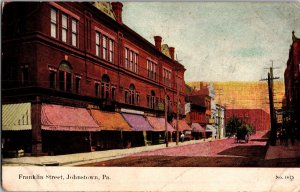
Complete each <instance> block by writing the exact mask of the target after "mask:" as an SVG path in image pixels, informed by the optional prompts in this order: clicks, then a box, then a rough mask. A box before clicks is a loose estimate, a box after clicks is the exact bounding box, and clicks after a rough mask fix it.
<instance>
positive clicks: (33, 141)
mask: <svg viewBox="0 0 300 192" xmlns="http://www.w3.org/2000/svg"><path fill="white" fill-rule="evenodd" d="M100 4H102V5H100ZM100 4H99V3H98V4H97V3H90V2H11V3H6V4H5V6H4V8H3V23H2V26H3V27H2V32H3V33H2V35H3V38H2V50H3V54H2V94H3V97H2V103H3V104H6V105H12V104H20V103H29V104H30V107H29V108H28V111H29V112H30V113H27V114H30V117H29V116H28V115H27V116H26V118H27V119H29V120H30V124H31V128H30V131H29V133H28V135H30V136H28V139H27V140H26V143H28V142H29V143H30V146H31V149H29V148H30V146H27V147H28V151H29V152H30V153H32V154H34V155H39V154H42V153H43V152H48V151H47V149H46V148H45V145H48V144H45V140H44V139H45V138H48V139H49V138H51V137H52V135H51V134H53V133H54V132H55V131H59V130H60V131H68V128H67V125H66V126H65V128H64V129H62V128H61V127H60V126H52V127H50V128H49V126H48V128H45V127H47V126H45V121H46V122H48V121H47V120H49V119H51V118H50V116H51V115H53V114H52V112H49V110H50V108H51V107H50V108H49V106H48V105H53V106H54V105H55V106H56V107H55V106H54V109H53V110H54V111H55V110H56V111H57V114H61V109H60V106H70V107H74V108H80V109H89V113H90V114H91V111H92V110H93V109H95V110H99V111H106V112H108V113H109V112H111V113H113V112H118V113H120V112H122V110H123V112H124V110H125V111H126V110H127V111H126V112H128V111H131V112H134V113H137V114H139V115H144V116H146V115H149V116H154V117H159V116H162V115H163V114H164V106H165V104H166V105H167V111H168V120H169V121H171V120H172V117H174V116H175V115H176V112H177V106H178V107H179V111H180V113H181V114H182V115H183V114H184V85H185V84H184V72H185V68H184V66H183V65H182V64H180V63H179V62H177V61H176V60H175V59H174V51H175V49H174V48H173V47H166V46H164V52H168V53H169V54H168V55H167V54H164V53H163V52H162V50H161V47H162V44H161V43H162V38H161V37H160V36H155V37H154V42H155V43H154V45H153V44H152V43H150V42H148V41H147V40H145V39H144V38H143V37H141V36H140V35H139V34H137V33H136V32H135V31H133V30H132V29H130V28H129V27H127V26H126V25H125V24H124V23H123V21H122V7H123V5H122V3H120V2H113V3H100ZM103 10H106V11H103ZM166 48H167V50H166ZM177 95H178V96H177ZM53 106H52V107H53ZM57 106H58V107H57ZM48 108H49V109H48ZM70 110H71V109H70ZM46 113H49V114H48V115H47V114H46ZM76 113H77V112H74V114H76ZM83 113H84V112H83ZM45 114H46V115H45ZM57 114H56V115H57ZM66 114H67V112H66ZM74 114H73V115H74ZM70 115H71V116H72V114H70ZM82 115H83V116H84V114H82ZM92 115H93V114H92ZM23 116H24V115H23ZM44 116H47V118H46V119H45V121H43V120H42V119H43V117H44ZM54 116H55V115H54ZM85 116H86V114H85ZM96 116H97V115H96ZM107 116H109V115H108V114H106V116H105V117H104V118H103V119H106V117H107ZM24 117H25V116H24ZM51 117H52V116H51ZM93 117H95V116H93ZM97 117H99V118H100V116H97ZM21 118H22V117H21ZM53 118H54V117H53ZM56 118H59V116H57V117H56ZM61 118H62V117H61ZM23 119H24V118H23ZM67 119H70V118H67ZM108 119H109V118H108ZM75 120H76V119H74V121H75ZM112 121H113V120H112ZM96 122H97V121H96ZM86 123H87V124H85V125H83V126H82V127H85V130H86V132H87V133H85V134H86V135H85V136H84V139H83V140H84V141H85V142H86V145H87V146H89V145H91V143H92V142H94V141H93V135H91V134H90V133H89V131H93V129H98V128H99V126H96V124H94V123H93V122H92V121H91V120H90V119H87V120H86ZM21 124H22V123H21ZM104 124H105V123H104ZM97 125H99V124H97ZM74 126H76V125H74ZM87 127H90V129H89V128H87ZM95 127H98V128H95ZM112 127H113V126H112ZM7 129H10V128H7ZM118 129H119V130H126V126H125V127H124V129H123V128H122V129H120V128H118ZM46 130H52V131H53V132H51V133H47V131H46ZM70 130H71V128H70ZM81 131H82V130H81ZM70 132H71V131H70ZM70 132H68V133H66V134H70ZM11 134H12V133H11V132H9V131H8V133H7V135H11ZM44 134H48V136H44ZM49 134H50V135H49ZM72 134H73V137H72V138H76V137H80V136H81V135H82V134H79V133H78V132H75V131H74V130H73V131H72ZM107 134H108V135H107V136H102V137H110V136H111V134H112V133H107ZM120 134H121V135H120V136H117V137H118V138H119V137H120V138H122V139H124V137H127V136H126V134H125V132H124V133H122V132H121V133H120ZM62 135H63V134H57V135H56V136H57V137H63V136H62ZM112 138H114V137H112ZM114 139H116V138H114ZM74 140H76V139H74ZM24 142H25V141H24ZM49 142H51V141H48V143H49ZM95 142H98V141H95Z"/></svg>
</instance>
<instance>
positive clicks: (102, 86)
mask: <svg viewBox="0 0 300 192" xmlns="http://www.w3.org/2000/svg"><path fill="white" fill-rule="evenodd" d="M104 86H105V85H104V83H101V98H102V99H104V96H105V95H104V93H105V87H104Z"/></svg>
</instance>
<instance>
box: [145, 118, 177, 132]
mask: <svg viewBox="0 0 300 192" xmlns="http://www.w3.org/2000/svg"><path fill="white" fill-rule="evenodd" d="M147 121H148V122H149V124H150V125H151V126H152V127H153V131H165V130H166V128H165V119H164V118H157V117H150V116H147ZM167 130H168V131H174V128H173V127H172V126H171V125H170V124H169V123H167Z"/></svg>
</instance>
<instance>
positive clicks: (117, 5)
mask: <svg viewBox="0 0 300 192" xmlns="http://www.w3.org/2000/svg"><path fill="white" fill-rule="evenodd" d="M111 6H112V9H113V11H114V13H115V16H116V20H117V21H118V23H123V22H122V7H123V4H122V3H121V2H112V3H111Z"/></svg>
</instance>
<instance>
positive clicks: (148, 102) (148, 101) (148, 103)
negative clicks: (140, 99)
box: [147, 95, 150, 107]
mask: <svg viewBox="0 0 300 192" xmlns="http://www.w3.org/2000/svg"><path fill="white" fill-rule="evenodd" d="M147 107H150V95H147Z"/></svg>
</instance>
